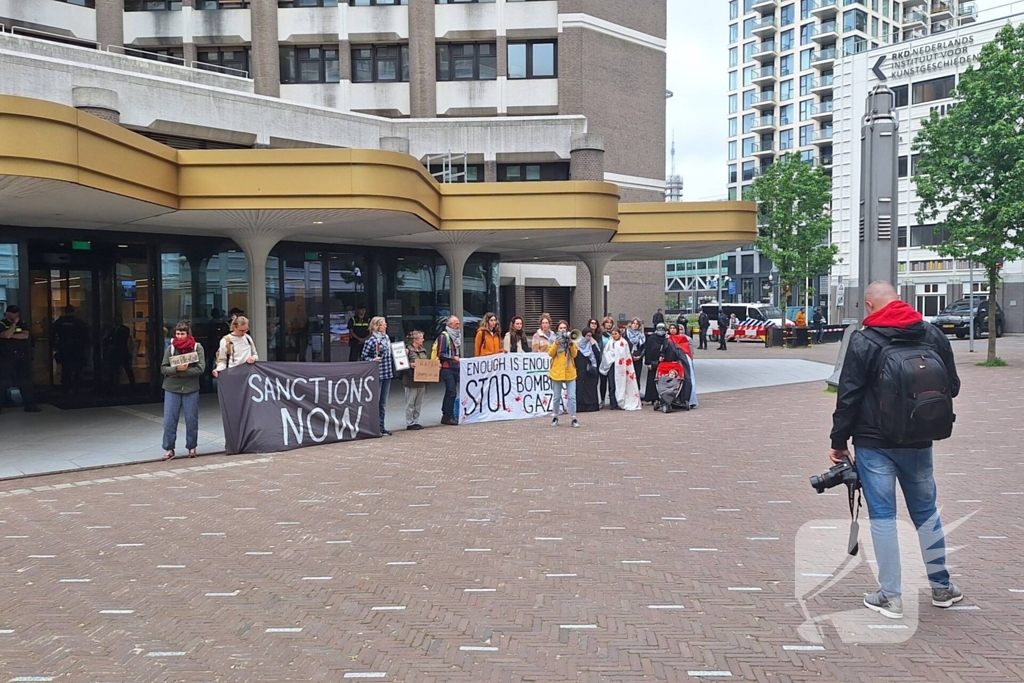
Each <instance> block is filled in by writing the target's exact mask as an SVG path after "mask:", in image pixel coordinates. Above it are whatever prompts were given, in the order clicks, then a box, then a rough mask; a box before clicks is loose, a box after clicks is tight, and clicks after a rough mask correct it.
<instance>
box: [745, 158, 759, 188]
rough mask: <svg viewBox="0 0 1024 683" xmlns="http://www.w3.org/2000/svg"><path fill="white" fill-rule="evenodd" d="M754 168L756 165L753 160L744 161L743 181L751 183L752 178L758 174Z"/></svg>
mask: <svg viewBox="0 0 1024 683" xmlns="http://www.w3.org/2000/svg"><path fill="white" fill-rule="evenodd" d="M754 168H755V166H754V162H753V161H744V162H743V182H745V183H749V182H750V181H751V180H753V179H754V177H755V175H756V174H755V172H754Z"/></svg>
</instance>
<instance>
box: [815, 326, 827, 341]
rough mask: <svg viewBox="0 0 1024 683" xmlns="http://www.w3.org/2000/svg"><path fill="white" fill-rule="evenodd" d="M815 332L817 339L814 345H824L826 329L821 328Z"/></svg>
mask: <svg viewBox="0 0 1024 683" xmlns="http://www.w3.org/2000/svg"><path fill="white" fill-rule="evenodd" d="M815 332H816V333H817V334H815V335H814V337H815V339H814V343H815V344H824V343H825V328H824V327H819V328H818V329H817V330H815Z"/></svg>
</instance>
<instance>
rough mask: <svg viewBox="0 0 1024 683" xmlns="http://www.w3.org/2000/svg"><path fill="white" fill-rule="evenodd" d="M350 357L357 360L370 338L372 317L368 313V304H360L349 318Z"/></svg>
mask: <svg viewBox="0 0 1024 683" xmlns="http://www.w3.org/2000/svg"><path fill="white" fill-rule="evenodd" d="M348 334H349V343H348V359H349V360H350V361H353V362H354V361H357V360H359V359H360V358H361V357H362V353H363V344H365V343H366V340H367V339H369V338H370V319H369V318H368V317H367V315H366V306H363V305H362V304H359V308H358V309H356V314H355V315H354V316H352V317H351V318H349V319H348Z"/></svg>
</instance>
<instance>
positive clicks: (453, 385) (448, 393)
mask: <svg viewBox="0 0 1024 683" xmlns="http://www.w3.org/2000/svg"><path fill="white" fill-rule="evenodd" d="M441 380H442V381H443V382H444V400H443V401H441V417H449V418H454V417H455V399H456V398H457V397H458V395H459V371H458V370H454V369H452V368H441Z"/></svg>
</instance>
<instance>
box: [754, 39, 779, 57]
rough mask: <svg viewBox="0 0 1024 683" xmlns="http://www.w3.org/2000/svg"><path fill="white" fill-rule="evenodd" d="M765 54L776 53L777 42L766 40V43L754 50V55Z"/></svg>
mask: <svg viewBox="0 0 1024 683" xmlns="http://www.w3.org/2000/svg"><path fill="white" fill-rule="evenodd" d="M765 52H775V41H774V40H766V41H764V42H762V43H760V44H759V45H758V46H757V49H756V50H754V54H755V55H760V54H764V53H765Z"/></svg>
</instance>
